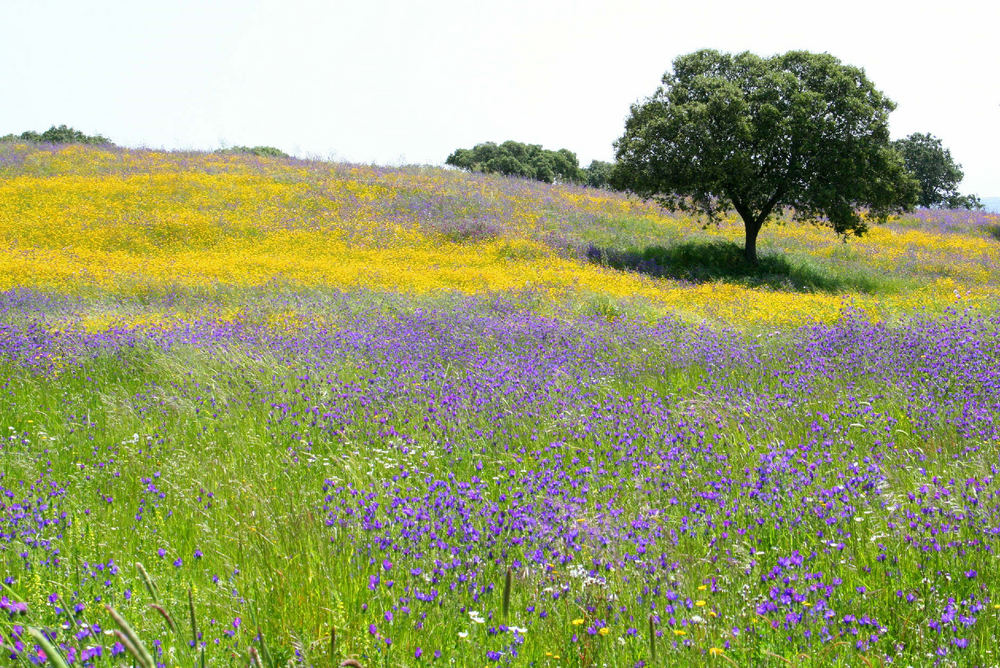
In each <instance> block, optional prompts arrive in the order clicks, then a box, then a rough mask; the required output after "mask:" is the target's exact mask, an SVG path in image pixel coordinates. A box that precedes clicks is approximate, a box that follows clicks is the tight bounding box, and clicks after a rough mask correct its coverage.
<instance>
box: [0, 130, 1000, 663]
mask: <svg viewBox="0 0 1000 668" xmlns="http://www.w3.org/2000/svg"><path fill="white" fill-rule="evenodd" d="M997 223H998V221H997V217H996V216H991V215H986V214H981V213H969V212H945V211H920V212H917V213H915V214H913V215H911V216H907V217H904V218H900V219H898V220H894V221H892V223H891V224H889V225H887V226H884V227H878V228H875V229H874V230H873V231H872V234H871V235H870V236H868V237H866V238H864V239H860V240H851V241H850V242H849V243H847V244H844V243H842V242H840V241H839V240H837V239H836V238H835V237H833V236H831V235H830V233H829V232H828V231H827V230H823V229H820V228H816V227H812V226H803V225H795V224H791V223H789V224H785V225H774V226H770V227H768V228H765V231H764V236H763V248H762V250H763V255H764V257H763V260H762V262H761V267H760V268H759V269H755V270H750V269H748V268H746V267H745V266H744V265H742V264H741V263H740V262H739V261H738V260H737V258H738V255H739V254H738V242H739V239H740V235H741V229H740V227H739V225H738V224H737V223H736V222H735V221H733V220H729V221H726V222H725V223H723V224H722V225H721V226H720V227H719V228H712V229H707V230H702V229H701V228H700V227H699V225H698V223H697V221H692V220H688V219H685V218H683V217H679V216H674V215H669V214H667V213H665V212H663V211H661V210H660V209H658V208H656V207H654V206H651V205H649V204H645V203H642V202H638V201H635V200H631V199H629V198H627V197H625V196H622V195H619V194H613V193H608V192H604V191H599V190H593V189H587V188H579V187H570V186H550V185H545V184H540V183H536V182H527V181H520V180H511V179H504V178H497V177H490V176H483V175H468V174H464V173H460V172H455V171H448V170H441V169H434V168H417V167H414V168H402V169H385V168H378V167H372V166H364V165H340V164H329V163H321V162H305V161H300V160H294V159H285V158H277V157H267V156H264V157H255V156H248V155H242V154H195V153H163V152H156V151H128V150H123V149H114V148H94V147H80V146H71V147H65V148H61V149H56V148H44V147H42V148H39V147H29V146H25V145H0V577H2V579H0V589H2V592H0V657H2V658H0V662H4V661H6V662H9V663H13V664H14V665H32V664H37V663H40V662H42V661H44V660H46V657H47V658H48V663H49V664H50V665H62V664H59V663H58V661H59V660H63V659H64V660H65V664H66V665H80V666H94V667H95V668H96V667H103V666H119V665H124V664H129V665H131V664H133V663H135V664H136V665H148V664H149V663H150V661H147V660H146V658H145V656H146V654H148V655H149V656H150V657H151V658H152V663H156V664H157V665H166V666H202V665H210V666H228V665H247V664H248V663H249V662H251V661H254V662H256V665H264V666H268V668H276V667H277V666H287V665H292V666H295V665H307V666H309V665H312V666H331V665H334V666H336V665H361V666H365V667H366V668H368V667H373V666H401V667H404V668H407V667H408V668H413V667H416V666H427V665H458V666H483V665H487V666H492V665H500V666H539V667H543V666H544V667H550V666H551V667H555V666H573V667H580V668H582V667H590V666H637V665H646V666H658V665H714V664H718V665H723V664H736V665H753V666H767V665H786V664H796V665H800V664H801V665H823V666H826V665H839V666H848V665H851V666H857V665H862V664H865V665H872V664H886V663H890V662H891V663H893V664H897V665H926V664H927V663H929V662H931V661H937V660H939V659H940V660H941V663H942V665H944V664H945V663H948V665H991V664H993V663H995V654H994V653H995V651H996V650H995V647H994V646H995V642H994V636H995V629H996V625H997V624H998V623H1000V580H998V579H997V578H994V577H991V575H990V574H991V573H992V572H993V571H994V570H995V568H996V558H997V557H996V555H997V554H998V551H1000V538H998V536H1000V504H998V503H997V499H998V498H1000V478H998V477H997V475H996V470H997V468H996V467H997V462H998V460H1000V404H998V402H997V397H998V396H1000V314H998V313H997V308H996V304H997V296H998V291H1000V285H998V282H1000V272H998V271H997V269H998V266H997V265H998V258H1000V240H998V239H997V237H996V229H997ZM107 606H109V607H110V608H112V609H114V610H115V614H116V615H119V614H120V617H115V616H113V615H112V614H111V613H110V611H109V610H108V609H107ZM120 619H124V620H126V623H127V625H128V632H127V633H126V629H125V626H124V625H123V624H122V622H121V621H119V620H120ZM133 630H134V633H133ZM114 631H117V632H118V635H115V634H114ZM42 638H44V639H45V640H44V641H43V640H42ZM46 644H48V647H46V646H45V645H46ZM343 661H353V663H347V664H342V663H341V662H343Z"/></svg>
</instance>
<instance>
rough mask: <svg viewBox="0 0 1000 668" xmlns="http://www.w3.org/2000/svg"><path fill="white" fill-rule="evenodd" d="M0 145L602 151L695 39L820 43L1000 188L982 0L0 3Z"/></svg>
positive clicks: (991, 29) (783, 46) (982, 187)
mask: <svg viewBox="0 0 1000 668" xmlns="http://www.w3.org/2000/svg"><path fill="white" fill-rule="evenodd" d="M0 26H2V29H0V63H2V66H0V135H2V134H6V133H8V132H16V133H19V132H22V131H24V130H29V129H30V130H36V131H41V130H44V129H46V128H48V127H49V126H50V125H53V124H61V123H66V124H67V125H70V126H73V127H75V128H77V129H79V130H83V131H85V132H88V133H97V132H99V133H101V134H104V135H106V136H107V137H109V138H111V139H112V140H113V141H115V142H116V143H118V144H121V145H126V146H149V147H154V148H159V147H165V148H197V149H214V148H218V147H220V146H222V145H234V144H251V145H257V144H265V145H272V146H277V147H279V148H282V149H284V150H286V151H288V152H291V153H295V154H298V155H301V156H317V157H322V158H333V159H337V160H347V161H352V162H374V163H378V164H399V163H427V164H442V163H443V162H444V159H445V158H446V157H447V155H448V154H449V153H450V152H451V151H452V150H454V149H455V148H458V147H467V146H472V145H473V144H476V143H479V142H482V141H504V140H506V139H514V140H517V141H524V142H530V143H537V144H542V145H543V146H545V147H546V148H551V149H558V148H568V149H570V150H572V151H575V152H576V153H577V155H578V156H579V157H580V162H581V164H583V165H586V164H587V163H589V162H590V160H592V159H602V160H609V159H611V158H612V153H613V149H612V142H613V141H614V140H615V139H617V138H618V137H619V136H620V135H621V133H622V130H623V127H624V120H625V117H626V116H627V114H628V110H629V105H630V104H631V103H632V102H634V101H636V100H639V99H640V98H644V97H646V96H648V95H650V94H652V92H653V91H654V90H655V89H656V87H657V86H658V85H659V79H660V77H661V76H662V74H663V72H664V71H666V70H668V69H670V66H671V62H672V61H673V59H674V58H675V57H676V56H678V55H681V54H684V53H688V52H691V51H694V50H696V49H699V48H705V47H709V48H715V49H719V50H721V51H731V52H735V51H743V50H750V51H754V52H756V53H759V54H761V55H769V54H773V53H780V52H784V51H787V50H790V49H807V50H810V51H827V52H829V53H831V54H833V55H834V56H836V57H838V58H840V59H841V60H842V61H844V62H845V63H849V64H852V65H858V66H860V67H863V68H865V70H866V72H867V74H868V76H869V78H870V79H871V80H872V81H873V82H874V83H875V85H876V86H877V87H878V88H880V89H881V90H883V91H885V92H886V93H887V94H888V95H889V97H890V98H892V99H893V100H895V101H896V103H897V104H898V105H899V106H898V109H897V110H896V111H895V112H894V113H893V115H892V119H891V128H892V133H893V136H894V137H902V136H905V135H907V134H909V133H911V132H930V133H932V134H935V135H937V136H938V137H940V138H941V139H942V140H943V142H944V145H945V146H946V147H948V148H950V149H951V152H952V155H953V156H954V158H955V159H956V160H957V161H958V162H959V163H961V164H962V166H963V168H964V171H965V175H966V176H965V181H964V182H963V184H962V191H963V192H975V193H978V194H980V195H982V196H997V195H1000V163H998V157H1000V33H998V29H1000V3H997V2H995V1H994V0H983V1H982V2H970V1H967V0H948V1H942V0H935V1H933V2H922V1H920V0H916V1H915V0H897V1H895V2H883V1H880V0H867V1H856V0H838V1H836V2H829V0H826V1H823V2H814V1H813V0H794V1H788V2H784V1H779V0H756V1H754V2H746V1H743V2H718V1H715V0H701V1H699V0H685V1H684V2H675V1H674V0H661V1H660V2H642V1H640V0H620V1H618V2H610V1H597V0H594V1H586V2H585V1H580V2H568V1H559V2H548V1H546V0H533V1H532V0H529V1H524V0H493V1H490V0H467V1H460V0H442V1H436V2H418V1H417V0H381V1H380V0H369V1H365V0H351V1H349V2H334V1H327V2H318V1H317V2H308V1H305V0H283V1H281V0H275V1H271V0H259V1H256V2H254V1H251V0H233V1H226V2H222V1H218V2H211V1H210V0H192V1H187V0H157V1H153V0H128V1H122V2H111V1H101V0H69V1H65V2H53V1H46V0H0Z"/></svg>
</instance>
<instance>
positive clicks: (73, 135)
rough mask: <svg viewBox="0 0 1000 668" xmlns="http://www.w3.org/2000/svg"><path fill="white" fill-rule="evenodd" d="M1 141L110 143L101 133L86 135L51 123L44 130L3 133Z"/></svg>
mask: <svg viewBox="0 0 1000 668" xmlns="http://www.w3.org/2000/svg"><path fill="white" fill-rule="evenodd" d="M0 140H2V141H30V142H39V143H45V144H111V140H110V139H108V138H107V137H105V136H103V135H88V134H84V133H83V132H80V131H79V130H74V129H73V128H70V127H66V126H65V125H60V126H59V127H56V126H55V125H53V126H52V127H50V128H49V129H48V130H46V131H45V132H41V133H38V132H33V131H31V130H28V131H26V132H22V133H21V134H19V135H13V134H10V135H5V136H4V137H0Z"/></svg>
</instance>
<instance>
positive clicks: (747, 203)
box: [614, 50, 917, 264]
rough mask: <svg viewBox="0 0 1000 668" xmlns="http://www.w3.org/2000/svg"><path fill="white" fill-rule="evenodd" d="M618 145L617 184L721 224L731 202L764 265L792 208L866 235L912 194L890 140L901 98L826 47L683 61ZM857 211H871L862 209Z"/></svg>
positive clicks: (707, 53)
mask: <svg viewBox="0 0 1000 668" xmlns="http://www.w3.org/2000/svg"><path fill="white" fill-rule="evenodd" d="M673 66H674V69H673V72H667V73H666V74H664V75H663V80H662V82H663V85H662V86H661V87H660V88H658V89H657V91H656V92H655V93H654V94H653V96H652V97H650V98H648V99H647V100H646V101H644V102H642V103H641V104H640V103H637V104H634V105H632V109H631V115H630V117H629V118H628V120H627V121H626V124H625V133H624V135H623V136H622V137H621V138H620V139H619V140H618V141H617V142H615V152H616V158H617V160H618V164H617V166H616V168H615V173H614V180H615V181H616V183H617V184H618V185H619V186H621V187H623V188H627V189H628V190H631V191H633V192H635V193H636V194H638V195H640V196H642V197H645V198H647V199H654V200H656V201H658V202H660V203H661V204H663V205H664V206H666V207H668V208H670V209H672V210H677V209H680V210H685V211H694V212H698V213H702V214H704V215H706V216H707V217H708V219H709V221H716V220H718V216H719V215H720V213H722V212H724V211H726V210H729V209H730V208H734V209H735V210H736V212H737V213H739V215H740V217H741V218H742V219H743V224H744V229H745V233H746V244H745V246H744V257H745V258H746V260H747V261H748V262H750V263H754V264H755V263H756V261H757V235H758V234H759V232H760V229H761V227H762V226H763V225H764V224H765V223H766V222H767V221H768V220H770V219H771V218H773V217H774V216H775V215H776V214H778V213H781V212H782V211H783V210H784V209H786V208H791V209H792V211H793V216H794V217H795V218H796V219H799V220H810V221H812V222H816V223H818V224H825V225H828V226H830V227H832V228H833V230H834V232H836V233H837V234H839V235H841V236H846V235H847V234H848V233H853V234H855V235H858V236H860V235H861V234H864V232H865V231H866V230H867V221H868V220H869V219H875V220H885V218H886V217H887V216H888V214H889V213H891V212H893V211H898V210H904V209H907V208H909V207H911V206H912V205H913V203H914V202H915V201H916V192H917V184H916V181H915V180H914V179H913V178H912V177H911V176H910V175H909V174H908V173H907V172H906V169H905V167H904V165H903V160H902V157H901V156H900V155H899V153H898V152H897V151H896V150H895V149H894V148H893V147H892V144H891V142H890V141H889V130H888V116H889V112H891V111H892V110H893V109H894V108H895V105H894V104H893V103H892V102H891V101H890V100H889V99H888V98H886V97H885V96H884V95H883V94H882V93H881V92H879V91H878V90H876V89H875V87H874V86H873V85H872V83H871V82H870V81H869V80H868V78H867V77H866V76H865V73H864V71H863V70H861V69H859V68H857V67H852V66H849V65H844V64H842V63H841V62H840V61H839V60H838V59H836V58H834V57H833V56H831V55H829V54H814V53H809V52H806V51H791V52H788V53H786V54H784V55H777V56H772V57H768V58H763V57H760V56H757V55H754V54H752V53H747V52H744V53H740V54H737V55H731V54H725V53H719V52H718V51H713V50H702V51H697V52H695V53H692V54H688V55H685V56H680V57H679V58H677V59H676V60H675V61H674V63H673ZM859 208H866V209H867V215H862V214H861V213H860V212H859Z"/></svg>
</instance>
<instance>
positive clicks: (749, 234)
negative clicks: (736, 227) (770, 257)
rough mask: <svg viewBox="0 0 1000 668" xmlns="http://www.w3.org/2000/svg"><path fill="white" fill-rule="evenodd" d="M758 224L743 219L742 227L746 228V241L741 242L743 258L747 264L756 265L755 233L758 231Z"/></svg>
mask: <svg viewBox="0 0 1000 668" xmlns="http://www.w3.org/2000/svg"><path fill="white" fill-rule="evenodd" d="M760 227H761V226H760V225H758V224H757V223H756V222H755V221H752V220H745V221H743V228H744V229H745V230H746V241H745V242H744V243H743V259H744V260H746V262H747V264H749V265H753V266H756V265H757V234H758V233H759V232H760Z"/></svg>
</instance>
